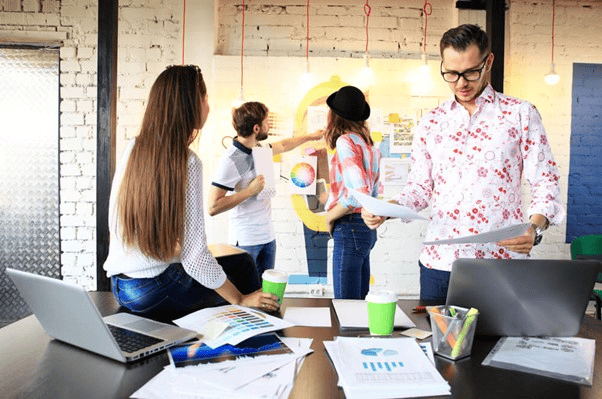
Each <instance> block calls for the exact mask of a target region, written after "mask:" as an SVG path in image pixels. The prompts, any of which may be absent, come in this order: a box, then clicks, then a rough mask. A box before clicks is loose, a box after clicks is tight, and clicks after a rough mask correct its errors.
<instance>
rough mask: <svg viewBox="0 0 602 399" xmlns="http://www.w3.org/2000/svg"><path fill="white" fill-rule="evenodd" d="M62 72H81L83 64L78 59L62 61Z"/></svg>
mask: <svg viewBox="0 0 602 399" xmlns="http://www.w3.org/2000/svg"><path fill="white" fill-rule="evenodd" d="M61 71H62V72H79V71H81V65H80V63H79V62H77V61H69V60H66V61H61Z"/></svg>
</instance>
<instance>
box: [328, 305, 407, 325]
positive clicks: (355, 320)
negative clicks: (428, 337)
mask: <svg viewBox="0 0 602 399" xmlns="http://www.w3.org/2000/svg"><path fill="white" fill-rule="evenodd" d="M332 305H333V306H334V310H335V312H336V314H337V317H338V319H339V323H340V325H341V327H343V328H368V305H367V304H366V301H365V300H363V299H333V300H332ZM393 325H394V326H395V327H405V328H411V327H416V324H414V322H413V321H412V320H410V318H409V317H408V316H407V315H406V314H405V313H404V312H403V310H401V309H400V308H399V305H397V308H396V309H395V321H394V322H393Z"/></svg>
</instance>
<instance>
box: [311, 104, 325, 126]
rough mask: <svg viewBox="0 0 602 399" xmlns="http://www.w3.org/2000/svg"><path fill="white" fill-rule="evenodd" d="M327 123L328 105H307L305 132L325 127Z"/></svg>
mask: <svg viewBox="0 0 602 399" xmlns="http://www.w3.org/2000/svg"><path fill="white" fill-rule="evenodd" d="M327 124H328V106H327V105H326V104H323V105H315V106H309V107H307V132H308V133H312V132H315V131H316V130H318V129H326V125H327Z"/></svg>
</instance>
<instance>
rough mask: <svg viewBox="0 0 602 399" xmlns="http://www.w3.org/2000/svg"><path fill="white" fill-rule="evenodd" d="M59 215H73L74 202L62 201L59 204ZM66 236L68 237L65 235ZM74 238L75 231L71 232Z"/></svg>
mask: <svg viewBox="0 0 602 399" xmlns="http://www.w3.org/2000/svg"><path fill="white" fill-rule="evenodd" d="M59 208H60V213H61V215H74V214H75V203H74V202H63V203H61V204H60V206H59ZM65 238H68V237H65ZM73 238H75V233H74V234H73Z"/></svg>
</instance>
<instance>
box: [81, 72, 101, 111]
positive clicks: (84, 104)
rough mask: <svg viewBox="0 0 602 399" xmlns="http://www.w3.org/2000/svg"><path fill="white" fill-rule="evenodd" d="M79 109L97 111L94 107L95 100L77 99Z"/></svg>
mask: <svg viewBox="0 0 602 399" xmlns="http://www.w3.org/2000/svg"><path fill="white" fill-rule="evenodd" d="M90 80H91V79H90ZM77 110H78V111H79V112H92V111H95V110H96V109H95V108H94V101H92V100H77Z"/></svg>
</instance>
